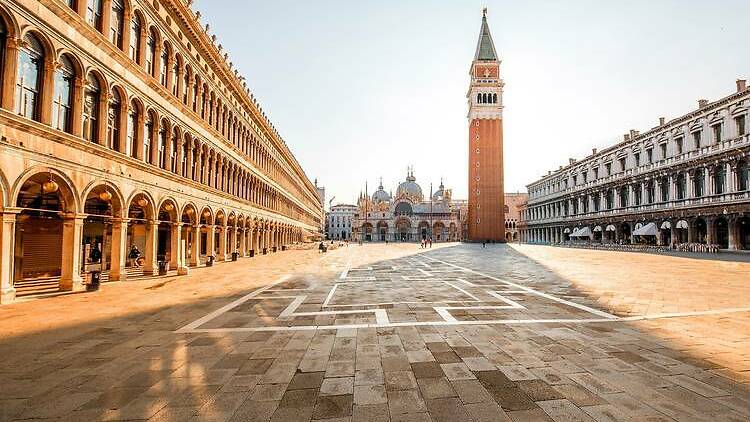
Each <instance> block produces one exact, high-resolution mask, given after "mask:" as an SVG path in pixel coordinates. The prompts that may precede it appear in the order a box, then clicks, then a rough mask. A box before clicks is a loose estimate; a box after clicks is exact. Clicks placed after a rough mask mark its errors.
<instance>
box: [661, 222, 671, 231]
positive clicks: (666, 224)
mask: <svg viewBox="0 0 750 422" xmlns="http://www.w3.org/2000/svg"><path fill="white" fill-rule="evenodd" d="M661 228H662V230H669V229H671V228H672V223H670V222H669V221H665V222H663V223H661Z"/></svg>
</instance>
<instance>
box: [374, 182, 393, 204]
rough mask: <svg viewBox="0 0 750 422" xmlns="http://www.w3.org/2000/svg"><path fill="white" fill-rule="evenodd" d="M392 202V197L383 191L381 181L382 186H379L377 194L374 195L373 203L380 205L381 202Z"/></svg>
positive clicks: (381, 184)
mask: <svg viewBox="0 0 750 422" xmlns="http://www.w3.org/2000/svg"><path fill="white" fill-rule="evenodd" d="M390 201H391V195H389V194H388V192H386V191H385V190H384V189H383V181H382V180H381V181H380V186H378V190H376V191H375V193H373V194H372V202H375V203H379V202H390Z"/></svg>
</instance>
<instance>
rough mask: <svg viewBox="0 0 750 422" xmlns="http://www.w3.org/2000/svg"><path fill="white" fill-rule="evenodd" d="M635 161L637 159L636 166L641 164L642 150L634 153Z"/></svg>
mask: <svg viewBox="0 0 750 422" xmlns="http://www.w3.org/2000/svg"><path fill="white" fill-rule="evenodd" d="M633 161H635V167H638V165H640V164H641V153H640V152H636V153H635V154H633Z"/></svg>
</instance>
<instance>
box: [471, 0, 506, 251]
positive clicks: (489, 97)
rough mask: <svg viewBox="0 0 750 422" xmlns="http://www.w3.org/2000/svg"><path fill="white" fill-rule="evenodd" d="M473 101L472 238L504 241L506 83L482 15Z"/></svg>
mask: <svg viewBox="0 0 750 422" xmlns="http://www.w3.org/2000/svg"><path fill="white" fill-rule="evenodd" d="M470 74H471V85H470V87H469V91H468V93H467V99H468V102H469V114H468V118H469V143H468V144H469V145H468V146H469V155H468V157H469V179H468V183H469V187H468V189H469V209H468V238H467V240H469V241H472V242H482V241H485V240H491V241H499V242H501V241H504V240H505V231H504V230H503V223H504V220H503V210H504V208H505V207H504V203H503V201H504V199H505V198H504V183H503V177H504V175H503V171H504V170H503V167H504V166H503V80H502V79H501V78H500V60H499V59H498V56H497V52H496V50H495V44H494V42H493V41H492V36H491V35H490V28H489V25H488V24H487V9H484V11H483V14H482V27H481V30H480V32H479V41H477V49H476V53H475V54H474V61H473V62H472V64H471V71H470Z"/></svg>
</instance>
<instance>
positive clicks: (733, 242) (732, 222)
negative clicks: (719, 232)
mask: <svg viewBox="0 0 750 422" xmlns="http://www.w3.org/2000/svg"><path fill="white" fill-rule="evenodd" d="M727 226H728V229H729V250H731V251H736V250H738V249H739V245H738V242H737V238H738V237H739V233H738V232H739V230H738V227H737V226H738V225H737V219H736V218H734V217H732V218H728V219H727Z"/></svg>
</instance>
